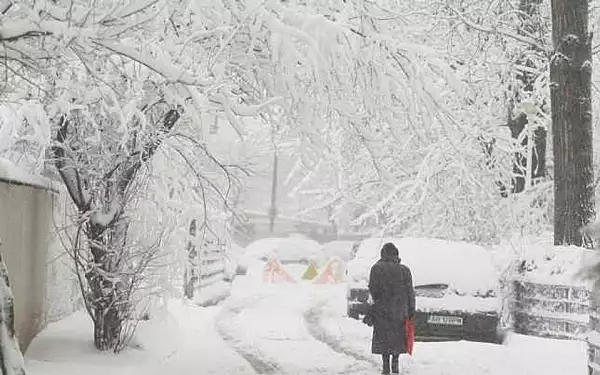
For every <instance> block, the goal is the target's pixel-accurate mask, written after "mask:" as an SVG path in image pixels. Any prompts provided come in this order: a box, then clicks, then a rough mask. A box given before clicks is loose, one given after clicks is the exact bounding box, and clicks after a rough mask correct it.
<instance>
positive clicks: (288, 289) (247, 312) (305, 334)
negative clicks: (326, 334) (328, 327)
mask: <svg viewBox="0 0 600 375" xmlns="http://www.w3.org/2000/svg"><path fill="white" fill-rule="evenodd" d="M314 292H315V290H314V288H313V287H312V286H311V285H271V286H266V287H265V288H263V289H262V290H261V291H260V292H259V293H257V294H256V295H254V296H253V297H250V298H248V297H247V298H246V301H247V302H246V304H245V305H244V302H241V303H239V304H235V303H233V304H229V305H226V307H224V309H223V310H222V312H221V315H220V317H219V319H218V327H219V331H220V332H221V333H222V335H223V337H224V339H225V340H226V341H227V342H228V343H229V344H230V345H231V346H232V347H233V348H234V349H235V350H236V351H237V352H238V353H239V354H240V355H242V356H243V357H244V358H246V359H247V360H248V361H249V362H250V363H251V364H252V366H253V368H254V370H255V371H256V372H257V373H259V374H282V375H283V374H289V375H295V374H306V375H316V374H355V375H362V374H373V371H374V370H376V368H375V367H374V365H373V364H372V363H370V362H368V361H366V360H365V359H364V358H356V357H355V356H352V354H349V353H344V352H343V351H341V350H340V351H335V350H333V349H332V348H331V347H330V346H329V345H327V344H326V343H325V342H322V341H320V340H318V339H317V338H318V337H319V336H318V334H317V335H315V332H316V331H318V328H316V327H315V326H314V325H312V322H313V321H312V320H310V319H308V320H307V319H306V317H307V316H309V317H310V313H309V311H310V309H311V308H312V307H313V306H315V303H316V301H317V299H316V296H315V293H314ZM282 296H291V297H293V298H285V299H282Z"/></svg>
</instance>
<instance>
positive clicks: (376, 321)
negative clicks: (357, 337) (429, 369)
mask: <svg viewBox="0 0 600 375" xmlns="http://www.w3.org/2000/svg"><path fill="white" fill-rule="evenodd" d="M394 250H395V253H396V254H393V251H392V253H391V254H390V253H389V252H388V253H386V247H385V246H384V249H383V250H382V257H381V259H380V260H379V261H378V262H377V263H375V264H374V265H373V267H372V268H371V273H370V275H369V292H370V293H371V297H372V298H373V306H372V318H373V342H372V346H371V351H372V352H373V354H394V355H395V354H401V353H406V343H405V332H404V321H405V320H406V319H412V318H413V317H414V314H415V294H414V289H413V283H412V274H411V272H410V269H409V268H408V267H407V266H405V265H403V264H401V263H400V258H399V257H398V256H397V252H398V250H397V249H395V247H394Z"/></svg>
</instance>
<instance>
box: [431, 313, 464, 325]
mask: <svg viewBox="0 0 600 375" xmlns="http://www.w3.org/2000/svg"><path fill="white" fill-rule="evenodd" d="M427 323H429V324H444V325H450V326H462V325H463V318H462V317H460V316H447V315H429V319H427Z"/></svg>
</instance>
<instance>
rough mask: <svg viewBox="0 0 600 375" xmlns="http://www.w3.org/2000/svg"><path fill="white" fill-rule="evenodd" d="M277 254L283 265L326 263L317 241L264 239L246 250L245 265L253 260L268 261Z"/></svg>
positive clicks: (289, 238) (253, 243) (297, 238)
mask: <svg viewBox="0 0 600 375" xmlns="http://www.w3.org/2000/svg"><path fill="white" fill-rule="evenodd" d="M273 253H275V254H276V257H277V259H279V260H280V261H281V262H282V263H305V264H306V263H309V262H310V261H316V262H317V263H318V264H323V263H324V262H325V261H326V257H325V254H324V252H323V250H322V249H321V245H319V243H318V242H317V241H314V240H310V239H306V238H301V237H288V238H263V239H260V240H257V241H254V242H252V243H251V244H249V245H248V246H246V249H245V250H244V256H243V257H242V259H243V263H244V264H248V263H250V262H251V261H252V260H261V261H266V260H267V258H268V257H269V255H271V254H273Z"/></svg>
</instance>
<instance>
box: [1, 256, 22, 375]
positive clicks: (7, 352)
mask: <svg viewBox="0 0 600 375" xmlns="http://www.w3.org/2000/svg"><path fill="white" fill-rule="evenodd" d="M0 374H14V375H25V369H24V368H23V355H22V354H21V349H20V348H19V343H18V341H17V337H16V333H15V312H14V303H13V296H12V291H11V289H10V282H9V281H8V272H7V270H6V265H5V264H4V261H3V260H2V254H1V253H0Z"/></svg>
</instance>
